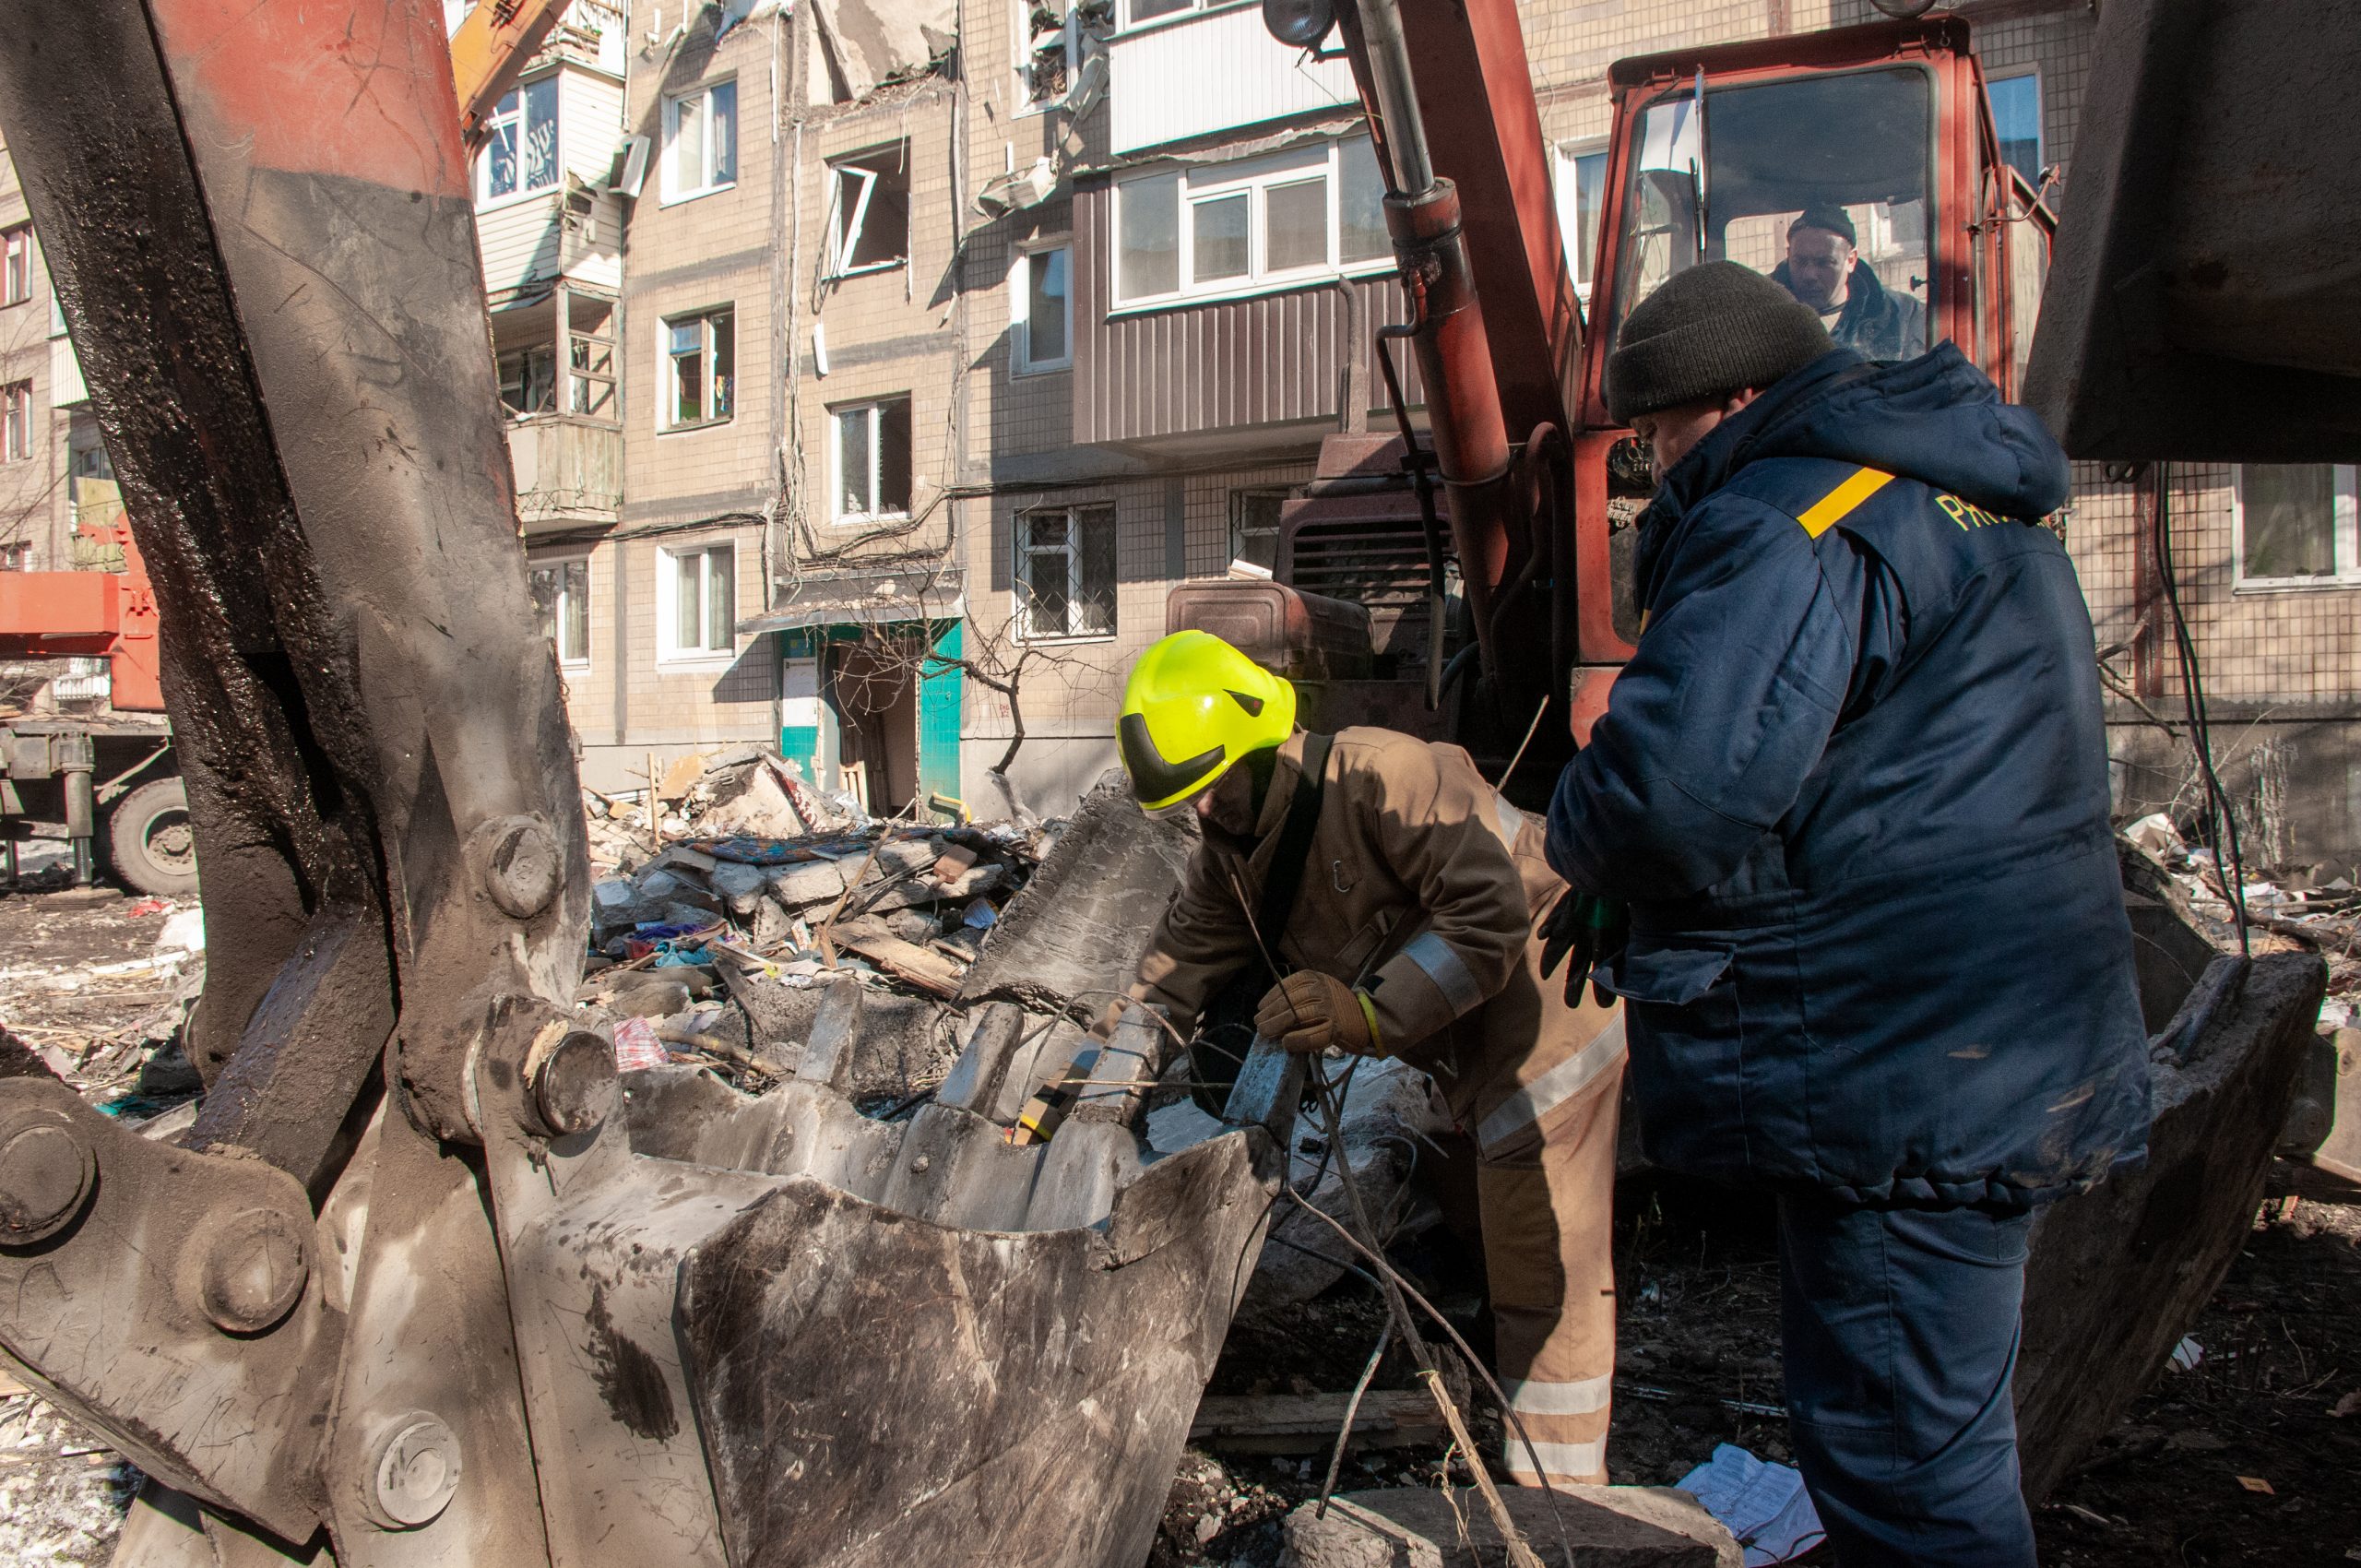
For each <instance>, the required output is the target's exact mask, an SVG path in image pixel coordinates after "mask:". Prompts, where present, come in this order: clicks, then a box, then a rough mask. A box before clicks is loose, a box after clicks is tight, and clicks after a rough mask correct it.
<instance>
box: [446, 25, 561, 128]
mask: <svg viewBox="0 0 2361 1568" xmlns="http://www.w3.org/2000/svg"><path fill="white" fill-rule="evenodd" d="M571 3H572V0H476V7H475V9H474V10H472V11H469V13H468V14H467V16H466V18H463V19H462V20H461V21H460V23H459V26H458V30H457V31H456V32H454V33H452V34H451V76H452V79H453V80H454V81H456V82H457V84H458V89H459V139H460V140H462V141H463V142H465V143H466V144H467V147H468V150H469V152H474V151H476V150H478V149H479V148H481V147H482V146H483V140H484V122H485V121H486V120H487V119H489V118H490V117H491V115H492V110H494V109H495V108H497V107H498V106H499V103H500V101H501V100H502V99H504V98H505V97H507V96H508V89H510V88H512V87H515V86H516V78H517V77H518V76H519V75H521V74H522V73H523V71H524V69H525V67H526V66H527V65H529V64H530V63H531V62H532V58H533V56H534V54H535V53H538V52H539V51H540V47H541V45H542V44H543V43H544V42H547V41H548V39H549V36H550V34H551V33H552V31H553V30H556V27H557V24H558V23H559V21H561V20H562V19H564V16H565V8H566V6H568V5H570V4H571Z"/></svg>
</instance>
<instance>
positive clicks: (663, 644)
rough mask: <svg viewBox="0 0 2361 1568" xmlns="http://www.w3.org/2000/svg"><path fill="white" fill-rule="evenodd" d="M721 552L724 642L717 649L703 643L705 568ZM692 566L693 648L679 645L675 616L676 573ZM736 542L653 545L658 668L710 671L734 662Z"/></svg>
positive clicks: (707, 613) (708, 620)
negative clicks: (725, 582)
mask: <svg viewBox="0 0 2361 1568" xmlns="http://www.w3.org/2000/svg"><path fill="white" fill-rule="evenodd" d="M724 551H727V552H729V554H730V640H729V643H728V644H727V645H726V646H724V647H712V646H710V645H709V644H707V643H706V642H705V640H704V638H705V635H706V631H707V630H709V629H710V627H711V626H712V624H713V598H712V595H713V571H712V568H711V567H710V566H709V565H708V564H706V563H707V562H709V561H710V560H711V558H712V557H714V556H715V555H718V554H720V553H721V552H724ZM691 561H694V562H695V563H696V572H697V575H698V577H697V637H698V641H697V642H696V643H694V644H687V643H683V642H682V640H681V612H680V606H679V602H678V599H679V593H680V580H681V573H682V570H683V568H684V566H685V565H686V564H687V563H689V562H691ZM737 589H738V541H737V540H735V539H703V540H697V541H696V542H695V543H694V544H659V545H658V546H657V547H656V663H657V666H658V668H659V669H682V668H692V669H714V668H718V667H721V666H726V665H730V664H734V663H736V662H737V659H738V603H737Z"/></svg>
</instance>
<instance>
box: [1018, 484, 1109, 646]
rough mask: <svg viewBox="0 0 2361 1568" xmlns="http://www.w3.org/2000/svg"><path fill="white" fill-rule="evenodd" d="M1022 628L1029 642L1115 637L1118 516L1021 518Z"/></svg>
mask: <svg viewBox="0 0 2361 1568" xmlns="http://www.w3.org/2000/svg"><path fill="white" fill-rule="evenodd" d="M1015 556H1016V624H1017V630H1018V631H1019V633H1020V634H1022V635H1023V636H1026V637H1107V636H1114V635H1115V510H1114V508H1113V507H1111V506H1064V507H1059V508H1057V509H1056V510H1054V511H1044V512H1020V513H1018V514H1017V517H1016V551H1015Z"/></svg>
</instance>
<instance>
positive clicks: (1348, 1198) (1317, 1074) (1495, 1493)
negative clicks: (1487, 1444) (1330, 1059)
mask: <svg viewBox="0 0 2361 1568" xmlns="http://www.w3.org/2000/svg"><path fill="white" fill-rule="evenodd" d="M1306 1065H1307V1066H1308V1067H1309V1068H1310V1069H1311V1072H1310V1077H1311V1085H1312V1087H1313V1089H1314V1090H1315V1092H1316V1093H1317V1095H1318V1097H1319V1100H1320V1106H1321V1111H1322V1112H1323V1115H1324V1116H1325V1118H1326V1120H1327V1125H1328V1130H1329V1136H1330V1141H1331V1143H1332V1145H1333V1143H1334V1141H1335V1138H1336V1136H1337V1135H1338V1134H1341V1132H1342V1130H1343V1127H1344V1115H1343V1112H1342V1111H1340V1110H1339V1109H1338V1107H1337V1104H1336V1100H1335V1096H1334V1094H1333V1093H1332V1092H1331V1087H1330V1085H1329V1083H1328V1076H1327V1075H1326V1074H1325V1073H1324V1072H1323V1071H1322V1070H1321V1066H1320V1063H1318V1062H1317V1061H1313V1062H1311V1063H1307V1064H1306ZM1336 1176H1337V1181H1338V1182H1339V1184H1340V1185H1342V1186H1343V1188H1344V1190H1345V1203H1346V1206H1347V1207H1349V1208H1350V1209H1351V1210H1352V1212H1353V1223H1354V1224H1355V1225H1356V1226H1358V1227H1359V1229H1360V1230H1361V1232H1362V1236H1361V1237H1356V1236H1354V1235H1353V1234H1352V1232H1351V1231H1349V1230H1347V1229H1346V1228H1345V1227H1344V1226H1342V1225H1339V1224H1337V1222H1336V1220H1335V1218H1334V1217H1332V1216H1330V1215H1327V1214H1324V1213H1322V1211H1321V1210H1320V1209H1319V1208H1317V1207H1316V1206H1313V1205H1311V1203H1309V1202H1305V1201H1304V1200H1303V1199H1301V1198H1298V1199H1297V1201H1298V1202H1299V1203H1302V1204H1303V1206H1304V1207H1305V1208H1306V1209H1309V1210H1310V1211H1311V1213H1313V1214H1316V1215H1319V1216H1320V1218H1321V1220H1322V1221H1323V1223H1324V1224H1327V1225H1329V1226H1331V1227H1332V1228H1334V1229H1335V1231H1336V1232H1337V1234H1339V1235H1341V1236H1343V1237H1344V1238H1345V1240H1346V1241H1347V1243H1348V1244H1349V1245H1350V1246H1351V1247H1352V1249H1353V1250H1354V1251H1355V1252H1357V1253H1360V1254H1361V1256H1363V1257H1364V1258H1367V1259H1369V1261H1370V1264H1371V1265H1372V1266H1373V1267H1374V1268H1375V1269H1376V1271H1377V1275H1378V1277H1379V1279H1380V1281H1381V1282H1382V1285H1383V1287H1384V1295H1385V1306H1386V1311H1387V1313H1389V1314H1390V1315H1391V1316H1392V1317H1393V1318H1394V1321H1395V1323H1396V1325H1397V1327H1398V1329H1399V1331H1400V1332H1401V1334H1402V1336H1403V1340H1404V1343H1405V1345H1406V1347H1407V1348H1408V1349H1409V1351H1410V1355H1411V1357H1412V1359H1413V1360H1416V1361H1417V1362H1418V1372H1419V1375H1420V1376H1421V1377H1422V1378H1423V1379H1424V1380H1425V1381H1426V1383H1427V1386H1428V1387H1429V1389H1430V1391H1431V1392H1432V1393H1433V1395H1434V1398H1435V1404H1436V1406H1437V1407H1438V1408H1440V1409H1441V1410H1442V1417H1443V1420H1444V1421H1445V1422H1446V1423H1447V1424H1448V1425H1449V1426H1450V1427H1451V1428H1452V1430H1453V1435H1454V1436H1455V1437H1457V1438H1459V1439H1460V1440H1461V1441H1462V1443H1464V1444H1465V1445H1466V1446H1467V1448H1468V1454H1467V1464H1468V1469H1469V1472H1470V1473H1471V1474H1472V1475H1473V1477H1474V1478H1475V1481H1476V1490H1477V1493H1478V1494H1479V1495H1480V1496H1482V1498H1483V1499H1484V1505H1485V1507H1486V1509H1487V1510H1488V1511H1489V1513H1490V1514H1491V1515H1492V1523H1493V1526H1494V1527H1495V1528H1497V1529H1498V1530H1499V1531H1500V1533H1501V1547H1502V1549H1503V1550H1505V1551H1506V1553H1507V1555H1508V1560H1509V1562H1510V1564H1511V1565H1512V1568H1524V1565H1525V1564H1526V1563H1530V1564H1531V1565H1532V1568H1540V1564H1541V1559H1540V1558H1539V1556H1538V1555H1536V1553H1535V1551H1534V1550H1533V1548H1532V1545H1531V1544H1530V1543H1529V1542H1527V1541H1526V1540H1525V1537H1524V1535H1523V1533H1522V1532H1520V1531H1519V1530H1518V1529H1517V1527H1516V1521H1515V1520H1514V1519H1513V1518H1512V1517H1511V1516H1510V1515H1509V1510H1508V1504H1507V1503H1506V1502H1504V1501H1503V1500H1502V1499H1501V1493H1500V1489H1499V1487H1498V1486H1497V1485H1496V1484H1495V1483H1494V1482H1493V1480H1492V1477H1491V1473H1490V1472H1489V1470H1487V1469H1486V1468H1485V1467H1484V1460H1483V1456H1482V1455H1479V1454H1477V1453H1476V1452H1475V1450H1474V1447H1473V1444H1472V1443H1470V1442H1469V1440H1468V1439H1467V1436H1466V1428H1465V1420H1464V1418H1462V1416H1461V1415H1460V1412H1459V1406H1458V1402H1457V1401H1456V1400H1454V1399H1453V1398H1452V1396H1451V1394H1450V1391H1449V1390H1447V1389H1446V1388H1444V1387H1443V1384H1442V1375H1441V1373H1440V1372H1439V1371H1438V1370H1437V1368H1436V1366H1435V1360H1434V1356H1433V1354H1432V1352H1431V1351H1430V1349H1429V1348H1428V1346H1427V1342H1426V1339H1425V1337H1424V1336H1421V1335H1420V1334H1419V1333H1418V1324H1417V1322H1416V1320H1414V1319H1413V1318H1412V1317H1411V1316H1410V1308H1409V1305H1408V1299H1409V1298H1411V1297H1414V1296H1418V1292H1417V1291H1416V1290H1415V1289H1412V1288H1411V1286H1410V1283H1409V1281H1407V1280H1406V1279H1404V1278H1403V1277H1402V1276H1401V1274H1400V1272H1399V1271H1397V1270H1396V1269H1395V1268H1394V1265H1392V1264H1391V1263H1389V1262H1387V1261H1386V1258H1385V1254H1384V1253H1383V1252H1382V1250H1380V1246H1379V1243H1378V1241H1377V1239H1376V1238H1377V1227H1376V1225H1375V1224H1374V1223H1372V1222H1371V1220H1370V1217H1369V1208H1368V1206H1367V1205H1366V1204H1365V1203H1364V1202H1363V1201H1362V1199H1361V1190H1360V1183H1359V1182H1357V1181H1355V1180H1354V1179H1353V1162H1352V1161H1351V1160H1349V1159H1346V1160H1342V1161H1339V1162H1338V1164H1337V1167H1336ZM1281 1190H1282V1191H1287V1192H1289V1193H1290V1194H1291V1195H1292V1189H1287V1188H1282V1189H1281ZM1363 1238H1366V1241H1364V1239H1363ZM1418 1303H1419V1305H1420V1306H1421V1307H1423V1308H1424V1309H1425V1310H1426V1312H1427V1313H1428V1314H1429V1315H1430V1316H1431V1317H1433V1318H1434V1320H1435V1321H1436V1322H1437V1323H1439V1324H1442V1327H1443V1330H1444V1332H1445V1333H1447V1334H1449V1335H1450V1336H1451V1337H1452V1341H1453V1344H1455V1345H1457V1346H1458V1347H1459V1349H1460V1352H1461V1354H1463V1355H1464V1356H1465V1357H1466V1358H1467V1362H1468V1365H1469V1367H1470V1368H1471V1369H1472V1370H1473V1371H1474V1372H1477V1374H1478V1375H1480V1376H1481V1377H1482V1378H1483V1379H1484V1382H1485V1384H1486V1385H1487V1386H1488V1387H1489V1388H1490V1389H1491V1391H1492V1394H1493V1396H1495V1397H1496V1398H1498V1399H1499V1400H1500V1402H1501V1419H1502V1420H1503V1421H1504V1422H1505V1423H1506V1424H1508V1425H1509V1426H1511V1427H1513V1429H1514V1430H1515V1431H1516V1434H1517V1441H1518V1442H1520V1443H1523V1444H1524V1446H1525V1455H1526V1457H1528V1458H1529V1459H1531V1460H1532V1462H1533V1473H1534V1477H1535V1479H1537V1480H1538V1481H1540V1482H1541V1490H1542V1491H1543V1493H1544V1494H1545V1495H1546V1496H1548V1499H1549V1522H1550V1525H1551V1526H1552V1527H1553V1528H1554V1529H1555V1530H1556V1532H1557V1536H1558V1545H1559V1548H1560V1550H1561V1551H1563V1552H1564V1554H1565V1562H1566V1568H1574V1549H1573V1543H1572V1541H1571V1540H1569V1539H1568V1538H1567V1536H1566V1522H1565V1519H1564V1517H1563V1516H1562V1515H1561V1513H1560V1508H1559V1505H1558V1489H1557V1488H1556V1487H1555V1486H1553V1485H1551V1484H1550V1481H1549V1472H1548V1470H1547V1469H1546V1468H1544V1467H1543V1466H1542V1463H1541V1455H1540V1453H1539V1451H1538V1450H1536V1448H1535V1447H1534V1445H1533V1440H1532V1438H1531V1437H1530V1436H1528V1435H1527V1434H1526V1432H1525V1423H1524V1422H1523V1421H1522V1420H1519V1419H1518V1417H1517V1413H1516V1410H1515V1408H1513V1406H1512V1405H1511V1404H1510V1403H1509V1398H1508V1396H1507V1394H1506V1393H1505V1392H1504V1391H1502V1389H1501V1385H1500V1384H1498V1383H1497V1382H1495V1381H1494V1380H1493V1378H1492V1374H1491V1373H1490V1372H1489V1371H1486V1370H1485V1368H1484V1364H1483V1362H1482V1361H1481V1360H1477V1356H1476V1353H1475V1352H1474V1351H1473V1350H1472V1349H1470V1348H1468V1346H1467V1342H1466V1341H1465V1339H1462V1338H1461V1337H1460V1336H1459V1331H1458V1330H1457V1329H1455V1328H1453V1327H1452V1326H1451V1324H1450V1323H1449V1322H1448V1321H1447V1320H1445V1319H1444V1318H1443V1316H1442V1313H1439V1312H1436V1311H1435V1309H1434V1307H1433V1305H1432V1304H1431V1303H1430V1302H1428V1301H1426V1299H1425V1298H1424V1297H1422V1296H1418ZM1446 1479H1447V1478H1446Z"/></svg>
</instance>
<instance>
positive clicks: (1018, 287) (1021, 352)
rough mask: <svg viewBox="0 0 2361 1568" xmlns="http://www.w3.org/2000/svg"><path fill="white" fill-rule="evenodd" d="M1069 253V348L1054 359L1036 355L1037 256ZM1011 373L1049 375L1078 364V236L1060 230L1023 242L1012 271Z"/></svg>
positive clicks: (1067, 339)
mask: <svg viewBox="0 0 2361 1568" xmlns="http://www.w3.org/2000/svg"><path fill="white" fill-rule="evenodd" d="M1060 252H1063V253H1064V254H1065V258H1066V291H1065V352H1063V353H1062V354H1060V355H1058V356H1057V357H1056V358H1054V359H1047V360H1037V359H1035V358H1034V357H1033V263H1034V262H1035V260H1037V259H1038V258H1041V257H1045V256H1052V255H1058V254H1059V253H1060ZM1008 326H1009V345H1008V373H1009V374H1011V375H1047V374H1050V373H1051V372H1054V371H1061V370H1072V369H1073V368H1074V240H1073V238H1072V236H1070V235H1064V234H1060V235H1056V236H1054V237H1051V238H1049V239H1042V240H1035V241H1033V242H1031V243H1029V244H1026V245H1024V246H1021V247H1020V248H1019V249H1018V250H1017V253H1016V261H1015V264H1014V266H1012V267H1010V268H1009V271H1008Z"/></svg>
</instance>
